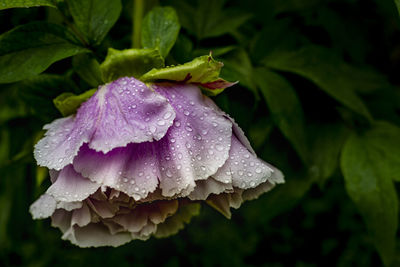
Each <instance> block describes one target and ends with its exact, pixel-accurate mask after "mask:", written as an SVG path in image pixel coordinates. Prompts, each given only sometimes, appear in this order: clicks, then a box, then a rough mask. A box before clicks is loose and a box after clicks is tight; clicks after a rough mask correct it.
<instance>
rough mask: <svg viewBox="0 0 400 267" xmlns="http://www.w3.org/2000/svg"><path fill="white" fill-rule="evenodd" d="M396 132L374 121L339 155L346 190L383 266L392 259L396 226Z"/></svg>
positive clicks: (397, 166)
mask: <svg viewBox="0 0 400 267" xmlns="http://www.w3.org/2000/svg"><path fill="white" fill-rule="evenodd" d="M398 133H399V129H398V128H397V127H395V126H392V125H390V124H388V123H377V124H376V125H374V128H372V129H371V130H369V131H367V132H366V133H365V134H363V135H360V136H358V135H355V134H354V135H352V136H351V137H350V138H349V139H348V140H347V142H346V144H345V145H344V148H343V151H342V156H341V169H342V172H343V175H344V179H345V182H346V189H347V192H348V194H349V195H350V197H351V199H352V200H353V201H354V203H355V204H356V206H357V208H358V210H359V211H360V213H361V214H362V216H363V218H364V221H365V223H366V225H367V228H368V230H369V232H370V234H371V237H372V239H373V242H374V244H375V247H376V248H377V250H378V252H379V254H380V256H381V258H382V260H383V262H384V263H385V265H386V266H389V265H390V264H391V262H392V260H393V256H394V251H395V247H396V244H395V237H396V232H397V227H398V198H397V194H396V190H395V187H394V184H393V181H392V178H393V177H391V175H390V174H392V173H393V174H394V173H395V172H396V175H397V179H398V176H399V166H400V164H399V161H398V160H399V154H398V150H399V148H398V147H399V143H400V140H399V139H400V135H399V134H398ZM386 138H388V139H389V140H386ZM392 147H397V148H392ZM393 152H397V154H396V155H395V156H393V155H392V153H393ZM393 170H395V171H393Z"/></svg>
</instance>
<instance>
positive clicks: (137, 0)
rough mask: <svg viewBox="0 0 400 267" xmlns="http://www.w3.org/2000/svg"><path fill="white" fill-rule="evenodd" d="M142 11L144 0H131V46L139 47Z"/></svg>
mask: <svg viewBox="0 0 400 267" xmlns="http://www.w3.org/2000/svg"><path fill="white" fill-rule="evenodd" d="M143 11H144V0H133V18H132V23H133V25H132V26H133V34H132V46H133V48H140V35H141V29H142V20H143Z"/></svg>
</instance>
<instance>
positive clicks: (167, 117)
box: [163, 112, 172, 120]
mask: <svg viewBox="0 0 400 267" xmlns="http://www.w3.org/2000/svg"><path fill="white" fill-rule="evenodd" d="M171 116H172V113H171V112H166V113H165V114H164V116H163V118H164V120H167V119H169V118H171Z"/></svg>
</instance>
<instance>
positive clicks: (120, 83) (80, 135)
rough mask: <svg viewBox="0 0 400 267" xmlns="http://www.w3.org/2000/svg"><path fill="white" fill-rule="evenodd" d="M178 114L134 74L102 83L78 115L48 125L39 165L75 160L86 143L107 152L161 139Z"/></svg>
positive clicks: (57, 166)
mask: <svg viewBox="0 0 400 267" xmlns="http://www.w3.org/2000/svg"><path fill="white" fill-rule="evenodd" d="M174 118H175V112H174V110H173V108H172V107H171V106H170V105H169V104H168V101H167V100H166V99H165V98H164V97H162V96H161V95H159V94H157V93H155V92H153V91H152V90H151V89H150V88H148V87H147V86H146V85H145V84H144V83H142V82H140V81H138V80H136V79H134V78H121V79H118V80H116V81H114V82H112V83H110V84H106V85H104V86H101V87H100V88H99V90H98V91H97V92H96V93H95V94H94V95H93V96H92V97H91V98H90V99H89V100H88V101H87V102H85V103H83V104H82V105H81V107H80V108H79V109H78V111H77V114H76V116H70V117H67V118H63V119H58V120H55V121H54V122H52V123H51V124H48V125H45V127H44V129H46V130H48V132H47V133H46V135H45V137H44V138H43V139H41V140H40V141H39V142H38V143H37V145H36V146H35V151H34V154H35V158H36V160H37V162H38V164H39V165H41V166H46V167H48V168H49V169H55V170H61V169H62V168H63V167H65V166H67V165H68V164H70V163H72V161H73V158H74V157H75V156H76V154H77V153H78V151H79V148H80V147H81V146H82V144H83V143H89V147H90V148H93V149H95V150H97V151H102V152H104V153H107V152H108V151H110V150H112V149H113V148H116V147H123V146H126V145H127V144H129V143H141V142H146V141H153V140H159V139H161V138H162V137H163V136H164V135H165V133H166V132H167V130H168V128H169V127H170V126H171V125H172V123H173V120H174Z"/></svg>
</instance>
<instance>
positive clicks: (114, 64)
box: [100, 48, 164, 82]
mask: <svg viewBox="0 0 400 267" xmlns="http://www.w3.org/2000/svg"><path fill="white" fill-rule="evenodd" d="M163 66H164V59H163V58H162V57H161V55H160V53H159V52H158V50H154V49H125V50H116V49H113V48H109V49H108V54H107V57H106V59H105V60H104V62H103V63H101V65H100V71H101V75H102V78H103V81H104V82H110V81H114V80H116V79H118V78H120V77H124V76H130V77H135V78H139V77H140V76H142V75H143V74H144V73H146V72H148V71H149V70H151V69H153V68H160V67H163Z"/></svg>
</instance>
